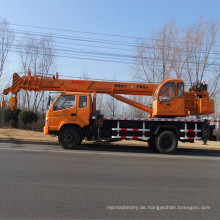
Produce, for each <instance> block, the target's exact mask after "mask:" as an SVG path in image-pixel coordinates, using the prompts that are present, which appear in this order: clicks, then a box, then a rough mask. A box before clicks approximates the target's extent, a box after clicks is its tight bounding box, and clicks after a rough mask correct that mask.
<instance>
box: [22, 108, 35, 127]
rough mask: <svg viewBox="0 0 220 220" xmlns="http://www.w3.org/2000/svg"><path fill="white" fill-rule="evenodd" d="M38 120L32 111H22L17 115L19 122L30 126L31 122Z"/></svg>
mask: <svg viewBox="0 0 220 220" xmlns="http://www.w3.org/2000/svg"><path fill="white" fill-rule="evenodd" d="M37 119H38V117H37V115H36V114H35V113H34V112H32V111H27V110H23V111H21V112H20V113H19V115H18V120H19V122H22V123H24V124H25V125H26V124H28V123H29V124H31V123H32V122H36V121H37Z"/></svg>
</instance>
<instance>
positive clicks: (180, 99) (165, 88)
mask: <svg viewBox="0 0 220 220" xmlns="http://www.w3.org/2000/svg"><path fill="white" fill-rule="evenodd" d="M184 104H185V97H184V83H183V81H182V80H180V79H168V80H165V81H164V82H162V83H161V84H159V86H158V87H157V89H156V90H155V92H154V95H153V113H152V116H153V117H177V116H185V105H184Z"/></svg>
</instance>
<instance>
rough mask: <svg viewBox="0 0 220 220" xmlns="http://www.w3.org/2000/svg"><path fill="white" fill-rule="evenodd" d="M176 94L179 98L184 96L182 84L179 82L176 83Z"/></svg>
mask: <svg viewBox="0 0 220 220" xmlns="http://www.w3.org/2000/svg"><path fill="white" fill-rule="evenodd" d="M177 96H178V97H179V98H183V96H184V85H183V83H181V82H179V83H177Z"/></svg>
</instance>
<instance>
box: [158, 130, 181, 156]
mask: <svg viewBox="0 0 220 220" xmlns="http://www.w3.org/2000/svg"><path fill="white" fill-rule="evenodd" d="M177 145H178V140H177V136H176V135H175V134H174V133H173V132H172V131H163V132H161V133H160V134H159V135H158V136H157V137H156V140H155V146H156V149H157V151H158V152H159V153H161V154H169V153H172V152H174V151H175V150H176V148H177Z"/></svg>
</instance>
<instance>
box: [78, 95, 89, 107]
mask: <svg viewBox="0 0 220 220" xmlns="http://www.w3.org/2000/svg"><path fill="white" fill-rule="evenodd" d="M86 106H87V96H80V97H79V107H80V108H84V107H86Z"/></svg>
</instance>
